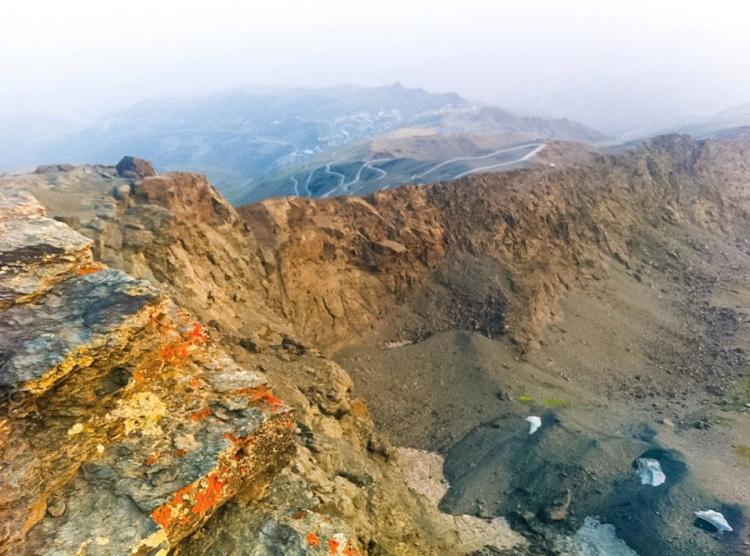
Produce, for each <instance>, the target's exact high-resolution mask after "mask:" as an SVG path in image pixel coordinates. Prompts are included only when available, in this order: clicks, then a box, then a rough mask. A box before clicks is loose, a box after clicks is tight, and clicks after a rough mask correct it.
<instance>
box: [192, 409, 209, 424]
mask: <svg viewBox="0 0 750 556" xmlns="http://www.w3.org/2000/svg"><path fill="white" fill-rule="evenodd" d="M210 415H213V411H211V408H210V407H204V408H203V409H199V410H198V411H196V412H195V413H193V414H192V415H191V416H190V418H191V419H192V420H193V421H202V420H203V419H205V418H206V417H208V416H210Z"/></svg>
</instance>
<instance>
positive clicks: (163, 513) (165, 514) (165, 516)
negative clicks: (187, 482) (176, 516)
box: [151, 504, 172, 529]
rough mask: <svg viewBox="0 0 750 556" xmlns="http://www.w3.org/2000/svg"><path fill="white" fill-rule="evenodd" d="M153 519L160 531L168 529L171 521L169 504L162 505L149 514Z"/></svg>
mask: <svg viewBox="0 0 750 556" xmlns="http://www.w3.org/2000/svg"><path fill="white" fill-rule="evenodd" d="M151 519H153V520H154V521H155V522H156V523H158V524H159V526H160V527H161V528H162V529H168V528H169V525H170V523H171V520H172V508H171V507H170V506H169V504H163V505H161V506H159V507H158V508H156V509H155V510H154V511H153V512H151Z"/></svg>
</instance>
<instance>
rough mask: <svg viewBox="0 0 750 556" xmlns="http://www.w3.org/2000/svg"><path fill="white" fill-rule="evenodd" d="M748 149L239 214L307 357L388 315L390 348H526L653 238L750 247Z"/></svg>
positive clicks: (605, 159) (693, 151)
mask: <svg viewBox="0 0 750 556" xmlns="http://www.w3.org/2000/svg"><path fill="white" fill-rule="evenodd" d="M749 148H750V143H749V142H748V140H747V139H745V140H740V141H735V142H728V141H726V142H696V141H695V140H693V139H691V138H688V137H682V136H672V137H664V138H660V139H658V140H655V141H653V142H652V143H650V144H648V145H645V146H643V147H641V148H639V149H637V150H636V151H634V152H630V153H626V154H624V155H621V156H597V157H594V158H593V160H592V161H591V162H589V163H587V164H586V165H583V166H573V167H570V168H564V169H546V170H526V171H519V172H507V173H501V174H490V175H481V176H475V177H472V178H469V179H465V180H461V181H458V182H453V183H445V184H436V185H432V186H427V187H403V188H399V189H395V190H387V191H382V192H379V193H376V194H375V195H373V196H372V197H369V198H367V199H360V198H336V199H330V200H316V201H310V200H306V199H300V198H283V199H271V200H267V201H263V202H261V203H258V204H256V205H249V206H246V207H242V208H241V209H240V213H241V214H242V216H243V217H244V218H245V220H246V221H247V222H248V224H249V225H250V228H251V230H252V231H253V232H254V237H255V238H256V239H257V241H258V243H259V244H260V246H261V254H262V255H261V256H262V257H263V261H264V263H265V264H266V265H268V266H270V267H272V268H276V269H278V274H279V275H280V277H281V278H280V280H281V281H280V290H281V292H282V294H283V301H284V307H285V312H286V314H287V315H288V316H289V317H290V318H291V320H292V322H294V323H295V325H296V326H297V329H298V330H299V332H300V334H302V335H303V337H305V338H308V339H309V340H310V341H312V342H313V343H315V345H318V346H321V347H322V348H326V349H335V348H337V347H340V346H341V345H344V344H346V343H350V342H352V341H353V340H354V339H357V338H362V337H364V336H367V335H369V334H372V333H373V330H375V329H381V330H382V328H383V327H382V326H378V325H379V324H380V323H383V322H384V321H387V319H385V318H384V317H386V315H393V314H397V315H398V319H397V322H394V321H387V326H386V329H387V330H389V332H386V333H385V334H386V336H385V339H386V340H415V339H419V338H422V337H424V336H426V335H428V334H430V333H432V332H436V331H440V330H447V329H453V328H473V329H477V330H481V331H482V332H483V333H485V334H486V335H488V336H490V337H492V336H497V335H500V334H503V333H508V334H510V335H511V336H512V337H513V338H514V339H515V341H517V342H518V343H519V344H521V345H526V346H528V345H531V346H534V345H538V341H539V338H540V337H541V335H542V334H543V332H544V330H545V327H546V326H547V325H548V324H549V323H550V322H551V321H552V320H553V318H554V314H555V310H556V306H557V302H558V301H559V299H560V298H561V296H562V295H563V294H564V292H565V291H567V290H570V289H571V288H575V287H576V284H580V283H582V282H585V281H586V280H595V279H597V278H598V277H601V276H603V273H604V272H605V271H606V268H607V267H608V266H610V265H612V264H619V265H624V266H626V267H630V265H631V262H632V261H631V260H630V259H631V257H632V256H633V254H634V253H635V252H637V251H638V249H639V240H642V239H643V238H645V237H647V236H648V235H649V234H657V235H658V234H659V233H660V232H659V230H660V229H665V228H667V229H668V230H669V229H670V227H671V229H676V227H677V226H678V225H683V224H684V225H695V226H700V227H701V228H704V229H707V230H709V231H712V232H716V233H720V234H725V235H726V236H727V237H728V238H734V239H737V238H743V237H746V232H747V229H748V228H747V227H748V219H747V215H748V210H750V203H748V199H749V197H748V195H749V193H748V189H747V180H748V166H747V164H748V163H747V160H748V155H749V154H750V150H748V149H749ZM632 271H633V272H634V273H637V268H633V269H632ZM381 330H378V332H380V333H382V331H381ZM389 334H390V336H392V337H391V338H389V337H388V335H389Z"/></svg>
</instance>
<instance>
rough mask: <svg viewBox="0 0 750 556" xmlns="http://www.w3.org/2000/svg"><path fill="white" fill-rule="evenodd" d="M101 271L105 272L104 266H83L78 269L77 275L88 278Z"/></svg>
mask: <svg viewBox="0 0 750 556" xmlns="http://www.w3.org/2000/svg"><path fill="white" fill-rule="evenodd" d="M100 270H104V265H100V264H91V265H86V266H82V267H81V268H79V269H78V271H77V272H76V274H78V276H87V275H88V274H94V273H95V272H99V271H100Z"/></svg>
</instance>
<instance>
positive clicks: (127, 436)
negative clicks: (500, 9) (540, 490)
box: [0, 137, 750, 555]
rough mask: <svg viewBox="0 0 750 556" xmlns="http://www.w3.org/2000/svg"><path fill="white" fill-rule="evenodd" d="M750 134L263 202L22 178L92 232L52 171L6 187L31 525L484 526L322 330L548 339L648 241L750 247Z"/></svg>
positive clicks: (145, 185) (9, 292)
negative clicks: (438, 491)
mask: <svg viewBox="0 0 750 556" xmlns="http://www.w3.org/2000/svg"><path fill="white" fill-rule="evenodd" d="M748 159H750V144H749V143H748V142H747V141H746V139H736V140H732V141H708V142H697V141H694V140H692V139H689V138H684V137H668V138H662V139H659V140H656V141H654V142H652V143H651V144H648V145H644V146H642V147H640V148H638V149H636V150H634V151H632V152H628V153H625V154H623V155H619V156H601V155H594V154H590V153H587V154H586V156H585V161H584V162H585V163H584V162H582V163H581V164H571V165H568V166H564V167H555V168H547V169H532V170H524V171H519V172H511V173H505V174H491V175H478V176H473V177H470V178H467V179H464V180H461V181H459V182H456V183H448V184H436V185H433V186H427V187H404V188H399V189H395V190H387V191H382V192H379V193H376V194H375V195H373V196H371V197H368V198H366V199H363V198H337V199H325V200H315V201H312V200H308V199H300V198H287V199H271V200H267V201H264V202H262V203H260V204H258V205H252V206H247V207H241V208H240V209H235V208H234V207H232V206H231V205H229V204H228V203H227V202H226V201H225V200H224V199H223V198H222V197H221V196H220V195H219V194H218V193H217V192H216V191H215V190H214V189H213V187H211V185H210V184H209V183H208V182H207V181H206V180H205V178H203V177H201V176H195V175H192V174H184V173H169V174H164V175H159V176H148V175H135V174H126V175H124V176H121V175H116V174H117V172H116V171H115V169H113V168H111V167H80V168H75V169H73V170H67V171H66V172H64V173H62V172H57V173H56V172H55V171H54V170H51V171H50V172H51V173H49V174H34V175H29V176H22V177H14V178H11V181H12V182H13V183H14V185H15V186H16V187H17V188H23V189H24V190H28V191H31V192H32V193H33V194H34V196H35V197H37V198H38V199H39V200H40V201H41V203H42V204H45V205H46V206H47V207H48V208H51V209H53V213H52V214H53V216H54V217H55V218H57V219H59V220H63V221H65V222H70V223H75V227H76V228H77V231H78V232H80V235H79V233H76V232H74V231H73V230H71V229H70V228H69V227H67V226H66V225H64V224H63V223H61V222H60V221H54V220H52V219H50V218H48V217H47V216H46V215H45V214H44V210H43V209H41V208H40V207H39V205H38V204H37V203H36V202H35V201H34V200H33V198H31V197H29V196H28V195H25V194H22V193H19V192H18V191H17V190H16V191H15V192H10V191H6V192H4V194H3V196H2V197H1V198H0V208H2V211H3V216H2V218H0V226H1V227H2V230H3V231H4V233H3V234H2V235H0V238H2V239H1V240H0V242H1V243H0V246H2V249H0V278H1V280H0V287H1V288H2V289H0V310H1V311H2V312H3V317H4V318H3V319H0V322H2V325H0V327H2V332H3V335H2V338H3V339H2V340H0V352H1V353H2V365H3V367H2V369H3V373H2V377H3V384H4V385H5V388H6V389H8V390H9V391H10V392H11V394H12V395H10V397H9V398H8V407H9V408H10V409H9V410H8V411H6V413H5V414H4V415H5V416H4V417H3V419H4V421H2V423H0V425H1V426H2V431H4V433H3V434H5V435H6V436H5V437H4V439H3V440H2V442H3V444H2V447H3V449H4V450H5V452H4V453H5V454H6V456H5V457H4V458H3V464H4V465H5V466H6V467H4V471H3V475H2V477H3V478H5V477H9V478H11V480H9V481H8V483H9V485H8V488H6V489H4V490H3V494H2V496H3V499H2V501H0V502H2V503H0V512H3V513H2V515H0V519H1V520H2V522H3V523H7V524H10V525H9V526H8V528H7V530H6V531H7V537H8V538H10V539H12V540H11V542H12V543H15V545H16V546H21V545H20V544H19V543H21V542H22V541H23V539H25V541H24V542H25V543H26V544H25V545H24V546H26V547H27V548H26V550H27V551H29V553H34V554H37V553H42V554H44V553H45V550H49V551H50V552H49V553H54V552H53V550H57V553H60V554H67V553H75V551H76V550H78V549H79V548H81V547H85V548H84V549H82V550H85V552H83V553H86V554H99V553H101V554H104V553H108V551H109V552H114V553H127V551H133V550H135V551H136V553H138V552H137V551H138V550H142V553H151V552H149V550H152V549H153V551H158V550H162V549H163V550H174V551H175V552H177V553H182V554H222V555H229V554H238V555H239V554H244V553H245V552H243V551H246V550H247V547H248V546H251V547H253V549H254V550H255V549H257V550H256V551H257V552H258V553H259V554H266V553H282V554H300V553H312V554H315V553H320V554H325V553H330V554H356V553H357V552H366V553H372V554H379V553H391V554H453V553H461V552H462V551H468V550H479V548H480V547H478V546H476V539H475V540H474V541H472V542H474V544H473V545H472V544H466V543H464V544H462V542H463V541H462V540H461V539H462V537H461V532H462V527H463V528H464V529H463V530H464V533H465V532H466V531H468V532H469V533H471V532H472V531H483V530H485V527H484V526H485V525H486V524H480V523H478V522H476V521H474V520H469V521H466V520H463V521H462V520H458V521H457V520H456V519H453V518H446V516H445V515H441V514H440V513H439V512H438V510H437V509H436V508H435V507H433V506H432V505H431V504H430V502H429V501H428V500H427V499H425V498H424V497H422V496H419V495H417V494H415V493H414V492H413V490H411V489H409V488H408V487H407V485H406V483H405V481H404V476H403V473H402V471H401V470H400V469H399V468H398V466H397V465H396V464H395V462H394V459H395V458H394V451H393V448H392V447H391V446H390V444H389V442H388V441H387V439H384V437H383V436H382V435H381V434H380V433H379V432H378V431H377V430H376V429H375V427H374V425H373V422H372V420H371V418H370V416H369V411H368V409H367V405H366V404H365V403H364V401H363V400H361V399H358V398H356V397H354V395H353V394H352V381H351V379H350V377H349V375H348V374H347V372H346V370H345V369H344V368H342V367H341V366H339V365H337V364H335V363H333V362H331V361H329V360H327V359H325V358H324V357H322V356H321V355H320V352H324V353H327V352H328V353H330V352H334V351H336V350H337V349H339V348H342V347H343V346H346V345H347V344H350V343H353V342H371V343H376V344H378V345H382V344H383V343H388V345H404V344H405V343H410V342H413V341H418V340H420V339H423V338H425V337H427V336H429V335H430V334H432V333H434V332H438V331H441V330H450V329H470V330H476V331H479V332H481V333H483V334H484V335H486V336H489V337H495V336H500V335H508V336H510V337H511V338H512V339H513V341H514V343H515V344H516V345H517V346H518V347H519V349H520V350H521V351H525V350H527V349H528V348H529V347H534V346H536V345H538V344H539V342H540V341H543V340H544V337H545V331H546V329H547V326H548V325H549V324H550V323H551V322H553V321H554V320H555V319H556V318H558V316H559V309H558V303H559V302H560V300H561V299H563V298H564V296H565V295H566V294H567V292H569V291H571V290H574V289H577V288H583V287H585V286H586V284H587V283H589V282H595V281H600V280H601V279H602V278H603V277H606V276H607V273H608V272H609V271H610V270H611V269H612V268H613V267H615V266H616V267H617V268H618V269H619V270H623V269H624V272H625V273H626V274H627V275H629V276H630V277H632V278H633V279H634V280H636V281H638V280H640V279H641V278H640V277H641V273H642V271H643V269H642V261H643V259H644V257H645V255H643V245H644V243H645V242H648V241H650V239H651V238H654V237H658V236H659V234H663V233H665V231H666V232H669V233H676V232H675V230H681V229H688V228H689V229H700V230H707V231H710V232H711V233H715V234H718V235H719V236H720V237H723V238H726V239H727V240H731V241H733V242H734V243H735V244H736V245H738V246H740V247H742V246H743V245H745V247H744V249H746V239H745V238H746V237H747V232H748V231H750V230H748V229H747V226H748V221H749V219H748V208H749V207H750V202H749V201H750V200H749V199H748V190H747V186H746V184H747V183H748V178H749V177H750V176H748V172H750V170H749V169H748V167H747V163H746V161H747V160H748ZM582 160H583V158H582ZM743 242H745V244H743ZM658 248H661V247H660V246H658ZM95 261H97V262H95ZM104 265H107V266H108V267H110V268H107V267H106V266H104ZM113 269H118V270H113ZM172 299H173V300H174V301H170V300H172ZM178 307H184V308H185V309H186V310H187V311H185V310H181V309H178ZM188 311H189V312H188ZM191 314H192V315H195V319H193V318H192V317H191V316H190V315H191ZM6 322H7V323H8V324H7V325H6V324H5V323H6ZM197 322H200V323H201V324H200V325H197V324H196V323H197ZM318 350H320V352H319V351H318ZM228 354H229V355H228ZM230 355H231V357H230ZM520 355H521V356H523V353H522V354H520ZM271 385H273V389H272V390H271ZM19 392H20V394H19ZM11 400H13V404H11V403H10V402H11ZM280 400H284V402H281V401H280ZM16 402H18V403H17V404H16ZM287 408H289V409H287ZM290 410H292V411H293V414H292V413H290ZM18 423H22V424H20V425H19V424H18ZM19 431H20V432H19ZM100 446H101V448H100ZM287 462H288V464H287ZM285 464H286V465H285ZM40 477H45V481H41V480H40ZM41 485H44V486H41ZM412 486H413V485H412ZM565 500H566V498H564V497H563V498H562V502H565ZM564 505H565V504H562V503H561V507H562V506H564ZM101 508H105V512H104V517H102V513H101V512H102V510H101ZM217 508H218V509H217ZM551 510H554V511H550V521H554V520H555V519H556V516H557V517H559V516H560V515H562V513H564V512H563V510H559V509H558V508H557V507H554V508H552V507H551ZM94 512H98V513H97V514H96V518H95V517H94ZM553 514H554V515H553ZM122 521H125V522H127V523H129V524H132V526H131V527H129V528H127V529H122V530H121V529H120V528H113V527H111V526H110V525H109V524H110V523H113V522H122ZM459 521H461V523H459ZM490 526H491V527H490V529H491V530H492V534H493V535H496V538H497V539H506V540H507V539H512V538H513V535H507V536H505V535H504V534H503V530H502V523H500V522H492V523H490ZM469 536H471V535H469ZM513 542H515V541H513ZM498 543H500V544H502V543H501V542H500V541H498ZM509 543H510V544H512V542H510V541H509ZM149 545H151V546H149ZM9 546H10V545H9ZM48 547H52V548H48ZM156 547H158V548H156ZM470 547H471V548H470ZM490 550H494V549H490Z"/></svg>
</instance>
